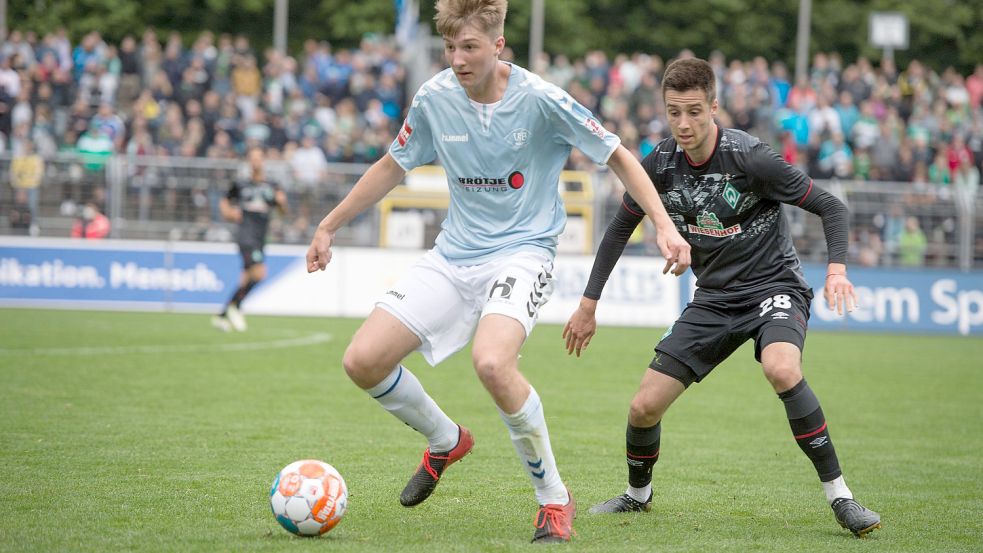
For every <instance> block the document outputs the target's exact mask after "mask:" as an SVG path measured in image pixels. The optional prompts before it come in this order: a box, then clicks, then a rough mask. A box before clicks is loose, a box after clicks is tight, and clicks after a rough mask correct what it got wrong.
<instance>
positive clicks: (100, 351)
mask: <svg viewBox="0 0 983 553" xmlns="http://www.w3.org/2000/svg"><path fill="white" fill-rule="evenodd" d="M330 341H331V335H330V334H327V333H323V332H318V333H315V334H311V335H309V336H300V337H298V338H284V339H282V340H271V341H268V342H239V343H234V344H223V343H219V344H186V345H170V346H168V345H153V346H90V347H78V348H34V349H0V355H120V354H124V353H207V352H213V351H254V350H262V349H278V348H290V347H295V346H310V345H314V344H323V343H325V342H330Z"/></svg>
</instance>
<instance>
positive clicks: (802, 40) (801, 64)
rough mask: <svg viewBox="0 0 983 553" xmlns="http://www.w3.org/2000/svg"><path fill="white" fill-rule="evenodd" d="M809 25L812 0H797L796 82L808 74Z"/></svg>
mask: <svg viewBox="0 0 983 553" xmlns="http://www.w3.org/2000/svg"><path fill="white" fill-rule="evenodd" d="M811 25H812V0H799V29H798V33H797V35H796V40H795V83H798V82H799V79H800V78H801V77H807V76H808V75H809V31H810V28H811ZM795 83H793V84H795Z"/></svg>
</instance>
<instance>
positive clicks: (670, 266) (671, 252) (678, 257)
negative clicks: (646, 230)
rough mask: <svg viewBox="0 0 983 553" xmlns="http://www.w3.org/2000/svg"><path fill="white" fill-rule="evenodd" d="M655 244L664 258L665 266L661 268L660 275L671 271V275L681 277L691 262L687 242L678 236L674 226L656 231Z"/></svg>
mask: <svg viewBox="0 0 983 553" xmlns="http://www.w3.org/2000/svg"><path fill="white" fill-rule="evenodd" d="M656 243H657V244H658V245H659V251H660V252H662V257H664V258H666V266H665V267H663V269H662V274H666V273H668V272H670V270H671V272H672V274H674V275H676V276H681V275H682V274H683V273H685V272H686V269H689V266H690V263H691V262H692V259H691V258H690V246H689V242H687V241H686V239H685V238H683V236H682V235H681V234H679V231H678V230H676V227H675V225H673V226H671V227H665V228H659V229H657V230H656Z"/></svg>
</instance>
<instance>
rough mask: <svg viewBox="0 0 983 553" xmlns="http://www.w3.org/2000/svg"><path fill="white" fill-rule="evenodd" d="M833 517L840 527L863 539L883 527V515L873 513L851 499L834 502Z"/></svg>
mask: <svg viewBox="0 0 983 553" xmlns="http://www.w3.org/2000/svg"><path fill="white" fill-rule="evenodd" d="M830 506H831V507H832V508H833V515H834V516H835V517H836V522H838V523H840V526H842V527H844V528H846V529H847V530H849V531H851V532H853V535H854V536H857V537H858V538H862V537H864V536H866V535H867V534H869V533H870V532H872V531H874V529H876V528H880V527H881V515H879V514H877V513H875V512H874V511H871V510H870V509H868V508H866V507H864V506H863V505H861V504H859V503H857V502H856V501H854V500H853V499H851V498H849V497H839V498H837V499H834V500H833V503H832V505H830Z"/></svg>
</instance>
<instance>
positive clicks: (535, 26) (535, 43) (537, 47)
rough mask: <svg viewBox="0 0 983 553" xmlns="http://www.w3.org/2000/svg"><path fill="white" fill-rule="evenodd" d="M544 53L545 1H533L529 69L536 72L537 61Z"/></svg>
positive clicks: (530, 23)
mask: <svg viewBox="0 0 983 553" xmlns="http://www.w3.org/2000/svg"><path fill="white" fill-rule="evenodd" d="M542 53H543V0H532V21H530V22H529V65H528V67H529V69H530V70H532V71H535V70H536V60H537V59H538V58H539V55H540V54H542Z"/></svg>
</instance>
